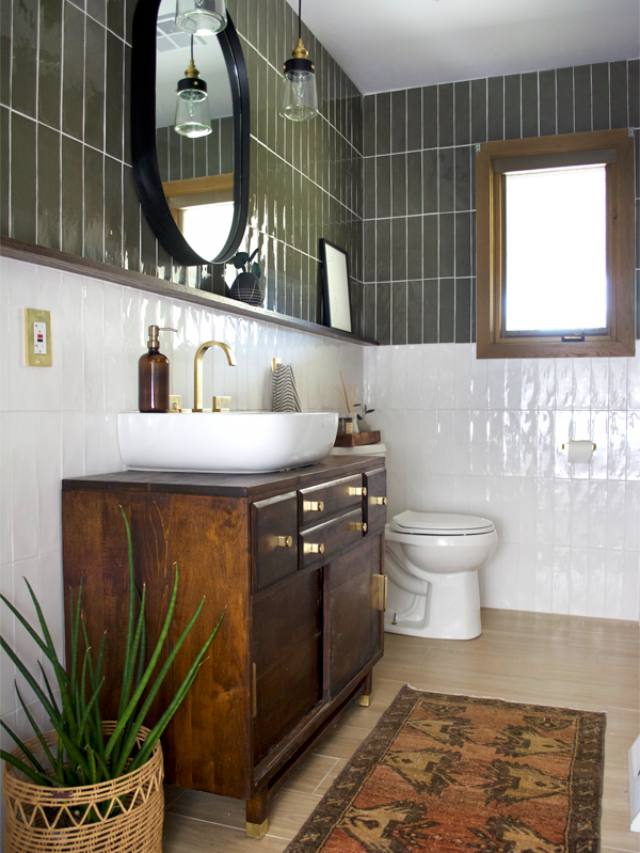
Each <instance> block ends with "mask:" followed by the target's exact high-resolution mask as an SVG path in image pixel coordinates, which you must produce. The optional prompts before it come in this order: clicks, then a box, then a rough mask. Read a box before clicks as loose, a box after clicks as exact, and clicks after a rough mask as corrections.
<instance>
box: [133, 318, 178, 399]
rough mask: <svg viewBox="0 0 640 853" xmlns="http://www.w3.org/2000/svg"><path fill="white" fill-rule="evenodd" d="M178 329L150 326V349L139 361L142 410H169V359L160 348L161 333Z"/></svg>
mask: <svg viewBox="0 0 640 853" xmlns="http://www.w3.org/2000/svg"><path fill="white" fill-rule="evenodd" d="M176 331H177V329H170V328H162V329H161V328H160V327H159V326H149V340H148V341H147V346H148V347H149V351H148V352H146V353H145V354H144V355H143V356H141V357H140V361H139V362H138V408H139V409H140V411H141V412H168V411H169V359H168V358H167V357H166V355H163V354H162V353H161V352H160V350H159V347H160V334H159V333H160V332H176Z"/></svg>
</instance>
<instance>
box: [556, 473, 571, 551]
mask: <svg viewBox="0 0 640 853" xmlns="http://www.w3.org/2000/svg"><path fill="white" fill-rule="evenodd" d="M553 509H554V518H553V544H554V546H555V547H557V548H561V547H562V546H566V545H568V544H569V543H570V542H571V480H556V481H555V484H554V499H553Z"/></svg>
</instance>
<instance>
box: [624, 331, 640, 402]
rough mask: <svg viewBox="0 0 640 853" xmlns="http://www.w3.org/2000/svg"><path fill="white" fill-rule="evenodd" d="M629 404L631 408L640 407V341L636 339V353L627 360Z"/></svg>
mask: <svg viewBox="0 0 640 853" xmlns="http://www.w3.org/2000/svg"><path fill="white" fill-rule="evenodd" d="M626 361H627V382H628V391H627V405H628V407H629V408H630V409H640V343H639V342H638V341H636V354H635V357H634V358H628V359H627V360H626Z"/></svg>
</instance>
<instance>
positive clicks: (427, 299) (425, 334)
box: [422, 279, 438, 344]
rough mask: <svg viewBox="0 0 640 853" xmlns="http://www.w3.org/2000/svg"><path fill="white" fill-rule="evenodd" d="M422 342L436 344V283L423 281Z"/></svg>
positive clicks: (435, 281)
mask: <svg viewBox="0 0 640 853" xmlns="http://www.w3.org/2000/svg"><path fill="white" fill-rule="evenodd" d="M422 292H423V296H422V342H423V343H425V344H436V343H438V282H437V280H433V279H431V280H429V281H425V282H424V284H423V288H422Z"/></svg>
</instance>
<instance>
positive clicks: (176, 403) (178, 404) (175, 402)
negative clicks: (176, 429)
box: [169, 394, 182, 413]
mask: <svg viewBox="0 0 640 853" xmlns="http://www.w3.org/2000/svg"><path fill="white" fill-rule="evenodd" d="M169 411H170V412H173V413H179V412H181V411H182V396H181V395H180V394H170V395H169Z"/></svg>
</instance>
